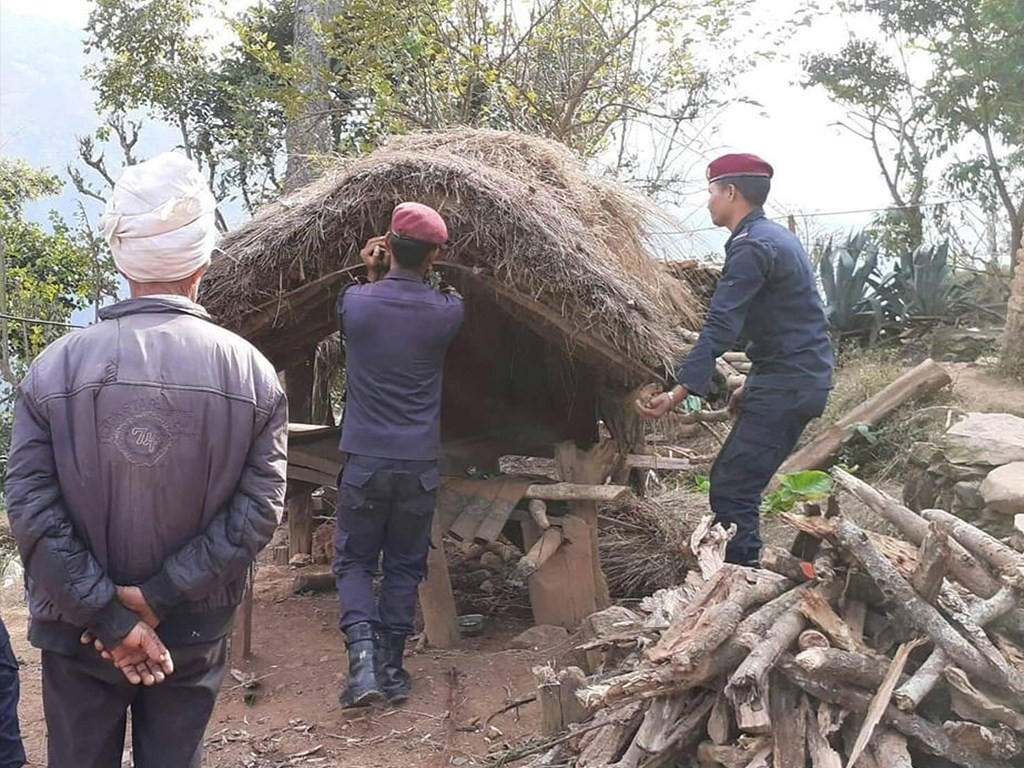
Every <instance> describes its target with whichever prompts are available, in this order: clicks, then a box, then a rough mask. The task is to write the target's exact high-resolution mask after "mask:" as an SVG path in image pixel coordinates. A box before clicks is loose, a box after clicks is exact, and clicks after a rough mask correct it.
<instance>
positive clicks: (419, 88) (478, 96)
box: [83, 0, 749, 210]
mask: <svg viewBox="0 0 1024 768" xmlns="http://www.w3.org/2000/svg"><path fill="white" fill-rule="evenodd" d="M303 2H305V0H303ZM306 4H307V5H308V2H306ZM220 5H221V3H219V2H215V0H96V3H95V6H94V9H93V12H92V14H91V16H90V20H89V24H88V27H87V30H86V31H87V38H86V44H87V49H88V51H89V52H90V53H92V54H93V55H94V56H95V57H96V61H95V63H94V64H92V65H91V66H90V67H89V68H88V70H87V72H86V75H87V77H88V78H89V79H90V80H91V81H92V83H93V85H94V88H95V90H96V94H97V105H98V107H99V108H100V109H101V110H102V111H103V112H105V113H110V114H112V115H115V116H123V115H125V114H130V113H131V112H132V111H134V110H142V111H143V112H145V113H147V114H148V115H150V116H152V117H154V118H157V119H160V120H162V121H164V122H166V123H168V124H170V125H172V126H175V127H176V128H177V129H178V131H179V133H180V135H181V143H182V146H183V148H184V149H185V150H186V151H187V152H189V154H191V155H192V156H193V157H195V158H196V159H197V161H198V162H200V164H201V165H202V166H203V167H204V169H206V171H207V173H208V174H209V177H210V180H211V184H212V186H213V187H214V191H215V194H216V195H217V197H218V199H221V200H230V199H233V198H239V199H241V201H242V202H243V203H244V204H245V205H246V207H247V208H249V209H250V210H251V209H253V208H255V207H256V206H258V205H259V204H261V203H262V202H264V201H265V200H267V199H269V198H273V197H274V196H276V195H277V194H278V193H279V192H280V190H281V188H282V184H281V181H280V178H279V177H280V176H281V175H282V172H283V169H284V158H285V150H286V147H285V136H286V133H287V128H288V123H289V121H290V120H298V119H307V118H308V116H309V114H310V112H311V111H312V112H319V111H321V107H322V111H324V112H326V113H328V114H329V118H330V128H329V130H330V136H331V142H332V149H333V151H335V152H338V153H342V154H352V153H359V152H363V151H367V150H370V149H372V148H373V147H375V146H378V145H379V144H381V143H382V142H383V141H384V140H385V139H386V138H387V137H388V136H390V135H393V134H396V133H405V132H408V131H410V130H415V129H419V128H439V127H447V126H453V125H469V126H478V127H493V128H502V129H516V130H521V131H525V132H529V133H534V134H541V135H545V136H549V137H551V138H555V139H558V140H560V141H562V142H564V143H565V144H567V145H568V146H570V147H572V148H574V149H576V150H577V151H579V152H580V153H581V154H583V155H585V156H594V155H595V154H597V153H600V152H606V153H607V154H608V156H610V157H613V158H614V159H613V160H612V161H611V165H613V166H614V167H615V169H617V170H625V171H626V172H627V173H632V174H633V175H634V176H639V175H643V174H644V173H646V174H647V178H646V179H645V180H647V181H649V182H651V185H650V186H651V189H652V191H657V190H658V189H660V188H663V187H664V186H666V185H668V184H669V179H668V177H669V175H670V170H669V169H668V168H667V166H666V163H662V164H661V165H660V166H658V167H656V168H655V170H654V171H650V169H644V171H640V170H638V169H637V163H636V158H635V157H633V156H632V155H631V154H630V153H629V152H628V151H626V139H627V136H628V135H629V133H630V130H631V129H635V128H636V127H637V126H640V125H643V126H646V127H648V128H650V129H651V130H653V131H656V132H657V135H660V136H667V137H671V144H672V147H673V149H675V150H676V151H678V147H679V146H680V145H681V144H683V143H685V132H682V131H681V126H683V125H685V124H686V123H687V122H688V121H692V120H693V119H694V118H695V117H696V116H697V115H699V114H700V113H701V111H702V110H703V109H704V108H705V107H706V106H707V104H708V103H709V100H710V99H711V98H712V93H713V90H714V88H715V87H716V86H717V85H720V84H721V83H722V82H724V81H725V79H726V75H724V74H721V75H720V74H717V73H713V72H712V71H710V69H709V68H708V67H706V66H704V65H702V64H701V62H700V60H699V59H698V57H697V55H696V53H695V50H696V49H697V48H698V46H699V44H700V43H701V42H702V41H703V42H706V41H707V40H709V39H710V38H712V37H717V36H720V35H724V34H725V33H726V32H727V30H728V29H729V28H730V23H731V20H732V19H734V18H736V17H737V15H738V14H741V13H743V12H744V9H745V8H746V7H747V6H748V5H749V0H739V2H732V3H729V4H726V3H725V2H723V1H722V0H687V1H684V2H679V0H596V1H595V0H588V1H586V2H584V1H582V0H537V1H536V2H531V3H523V4H516V3H506V2H491V1H479V0H406V1H405V2H393V0H384V1H383V2H379V1H377V0H375V1H374V2H369V0H347V1H346V2H344V3H341V4H340V7H341V9H342V10H341V12H340V13H339V14H337V15H336V16H333V17H332V18H330V19H329V20H327V21H324V22H322V23H321V22H320V21H318V20H317V17H314V18H313V21H308V18H309V17H308V16H307V15H300V16H299V18H298V19H297V18H296V0H261V1H260V2H257V3H254V5H252V6H251V7H250V8H248V9H247V10H245V11H244V12H242V13H241V14H239V15H238V16H237V17H235V18H234V19H231V20H230V27H231V30H232V32H233V38H232V40H231V41H230V42H229V43H228V44H227V45H226V46H225V47H224V48H223V49H222V50H220V51H214V50H213V49H212V48H211V44H210V39H209V37H208V34H207V33H205V32H203V31H202V27H201V25H199V24H197V19H198V18H200V17H201V16H204V15H205V16H206V17H209V16H210V14H211V13H213V12H214V11H215V10H216V9H217V8H218V7H220ZM296 22H298V24H299V25H302V24H312V25H313V26H314V28H313V29H312V30H310V29H307V28H306V27H302V28H301V29H300V30H299V32H301V33H302V40H301V42H300V44H297V43H296V41H297V40H298V39H299V38H297V36H296V31H297V30H296ZM310 31H312V33H313V34H314V35H316V36H318V37H319V38H320V39H319V42H320V43H321V45H319V46H315V47H316V48H317V50H324V51H326V53H327V56H326V63H324V62H323V61H322V60H320V59H318V60H317V61H310V60H307V57H306V56H304V55H303V51H308V50H310V49H311V46H309V45H308V34H307V33H309V32H310ZM311 68H315V69H316V70H317V71H316V72H313V73H311ZM311 83H314V84H315V85H316V86H317V88H315V89H314V91H313V92H311V90H310V84H311ZM310 101H315V108H314V109H313V110H310V109H309V106H310V104H309V102H310ZM120 119H121V121H122V124H124V119H123V117H121V118H120ZM107 130H108V135H107V137H106V138H110V136H111V133H110V131H111V129H110V128H108V129H107ZM114 133H116V134H117V136H118V138H121V133H120V132H117V131H114ZM100 138H103V137H100ZM616 142H618V143H619V144H618V145H617V144H616ZM125 143H126V142H125V141H123V140H122V141H121V144H122V147H123V146H124V144H125ZM96 146H97V142H93V143H92V145H91V146H86V147H85V149H86V150H91V152H89V151H86V152H83V157H84V158H85V162H86V164H87V165H89V166H92V167H93V168H94V169H95V168H97V166H98V165H103V160H102V157H100V156H99V153H98V151H97V150H96ZM617 148H618V150H619V151H617V152H616V151H615V150H616V149H617ZM666 156H667V155H666ZM656 165H657V164H656ZM648 171H649V172H648ZM101 175H104V176H109V174H103V173H101ZM107 181H108V182H109V179H107ZM93 191H95V190H93Z"/></svg>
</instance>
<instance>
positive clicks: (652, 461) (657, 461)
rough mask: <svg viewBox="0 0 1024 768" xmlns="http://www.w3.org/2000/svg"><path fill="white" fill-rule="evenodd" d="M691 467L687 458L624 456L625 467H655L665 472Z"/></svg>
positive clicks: (692, 466) (684, 469)
mask: <svg viewBox="0 0 1024 768" xmlns="http://www.w3.org/2000/svg"><path fill="white" fill-rule="evenodd" d="M693 468H694V464H693V463H692V462H691V461H690V460H689V459H679V458H672V457H669V456H654V455H645V454H639V453H631V454H629V455H628V456H627V457H626V469H656V470H663V471H665V472H685V471H688V470H691V469H693ZM613 487H614V486H613Z"/></svg>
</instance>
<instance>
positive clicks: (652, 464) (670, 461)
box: [626, 453, 706, 472]
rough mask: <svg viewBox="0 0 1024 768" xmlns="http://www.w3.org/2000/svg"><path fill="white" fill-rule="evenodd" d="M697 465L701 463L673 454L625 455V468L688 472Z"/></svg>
mask: <svg viewBox="0 0 1024 768" xmlns="http://www.w3.org/2000/svg"><path fill="white" fill-rule="evenodd" d="M698 466H701V465H700V464H699V463H696V462H693V461H691V460H690V459H680V458H677V457H674V456H657V455H655V454H638V453H631V454H629V455H628V456H627V457H626V469H653V470H660V471H661V472H688V471H690V470H692V469H694V468H696V467H698ZM704 466H706V465H704Z"/></svg>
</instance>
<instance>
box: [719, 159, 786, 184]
mask: <svg viewBox="0 0 1024 768" xmlns="http://www.w3.org/2000/svg"><path fill="white" fill-rule="evenodd" d="M774 173H775V170H774V169H773V168H772V167H771V165H769V164H768V163H767V162H765V161H764V160H762V159H761V158H760V157H758V156H757V155H749V154H746V153H741V154H735V155H722V156H721V157H719V158H717V159H715V160H712V161H711V164H710V165H709V166H708V181H709V182H710V181H718V180H719V179H729V178H732V177H734V176H761V177H762V178H766V179H770V178H771V177H772V174H774Z"/></svg>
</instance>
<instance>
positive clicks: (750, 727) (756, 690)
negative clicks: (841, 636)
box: [725, 585, 837, 733]
mask: <svg viewBox="0 0 1024 768" xmlns="http://www.w3.org/2000/svg"><path fill="white" fill-rule="evenodd" d="M821 589H828V590H829V593H830V594H834V593H835V592H836V591H837V589H835V587H834V586H832V585H829V586H827V587H822V588H821ZM812 593H815V594H819V597H820V599H821V600H825V601H827V599H828V598H827V597H825V596H822V595H820V593H819V592H818V589H815V590H811V591H809V592H808V593H807V594H812ZM804 598H805V599H806V595H805V596H804ZM806 624H807V620H806V618H805V617H804V616H803V614H802V613H801V611H800V604H799V603H797V604H796V605H794V606H793V607H792V608H790V609H789V610H788V611H786V612H785V613H784V614H783V615H782V616H781V617H780V618H779V619H778V620H777V621H776V622H775V623H774V624H773V625H772V626H771V627H770V628H769V629H768V631H767V632H766V633H765V635H764V639H763V640H762V641H761V642H760V643H758V644H757V645H756V646H755V647H754V649H753V650H752V651H751V652H750V655H749V656H747V658H746V659H744V660H743V663H742V664H740V666H739V667H738V668H737V669H736V671H735V672H734V673H733V674H732V675H731V676H730V677H729V682H728V683H727V684H726V686H725V695H726V698H728V699H729V700H730V701H731V702H732V703H733V707H734V709H735V710H736V719H737V721H738V722H739V726H740V730H743V731H747V732H749V733H767V732H768V731H769V730H771V728H772V720H771V717H770V713H769V707H768V702H769V699H768V690H767V687H768V673H769V671H770V670H771V668H772V667H773V666H774V665H775V662H776V661H777V660H778V659H779V657H781V656H782V654H783V653H785V652H786V651H787V650H788V649H789V647H790V646H791V645H793V643H795V642H796V639H797V638H798V637H799V636H800V633H801V632H802V631H803V629H804V627H805V626H806Z"/></svg>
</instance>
